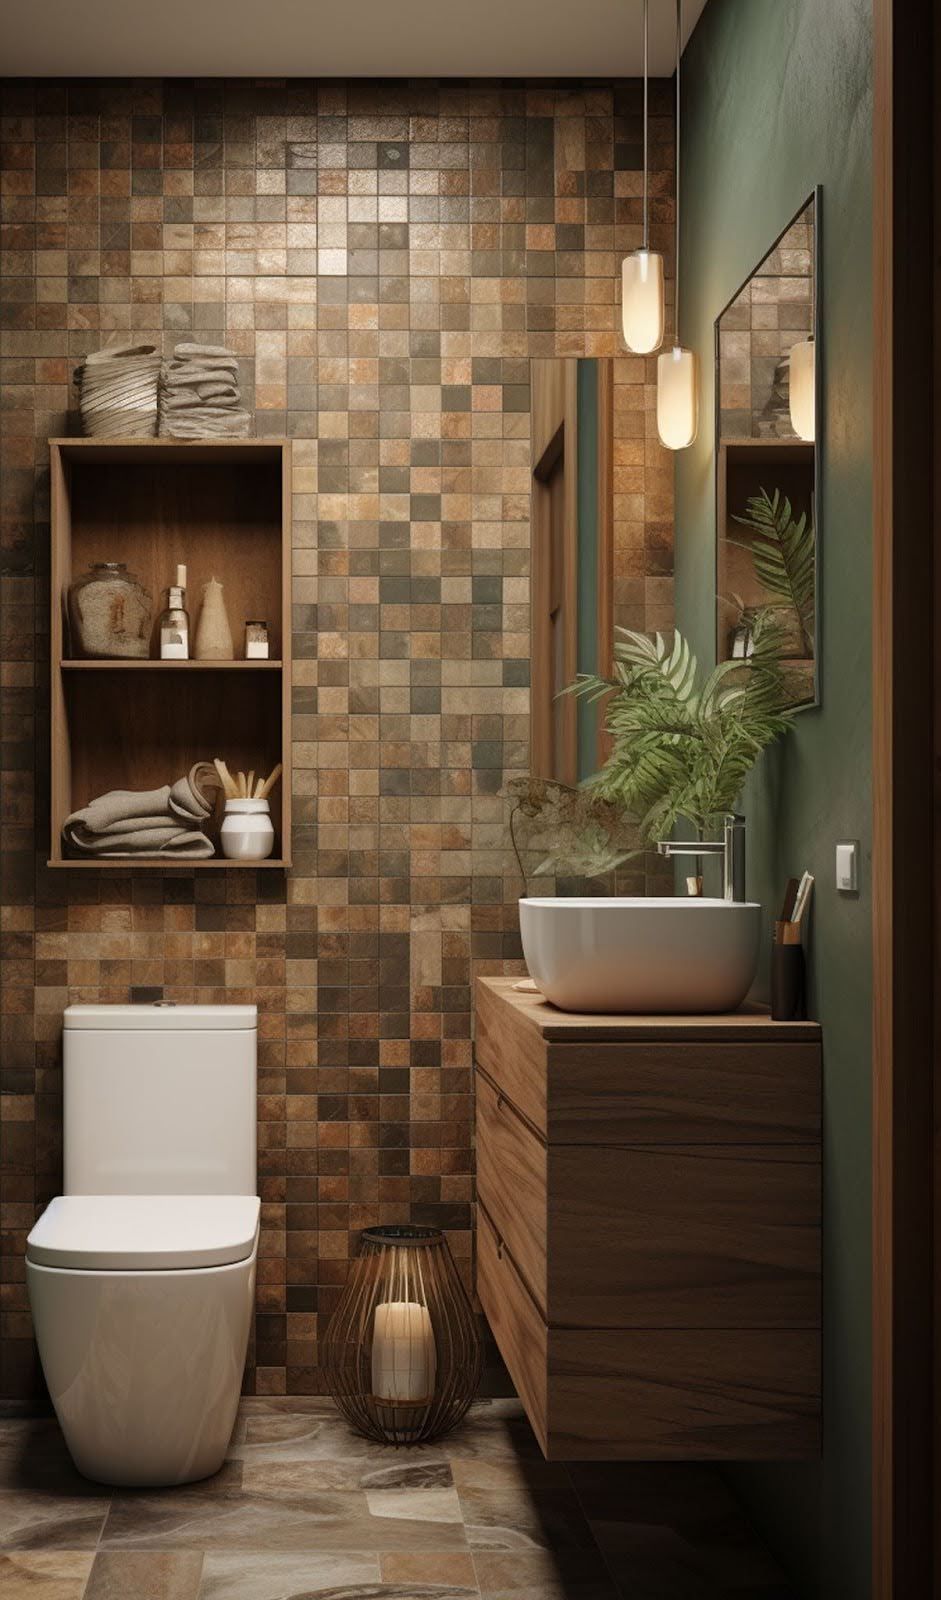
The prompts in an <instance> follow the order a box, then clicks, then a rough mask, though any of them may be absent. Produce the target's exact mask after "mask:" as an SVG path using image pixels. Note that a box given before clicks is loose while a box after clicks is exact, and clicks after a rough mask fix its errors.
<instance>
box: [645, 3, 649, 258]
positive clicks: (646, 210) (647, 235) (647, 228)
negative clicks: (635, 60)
mask: <svg viewBox="0 0 941 1600" xmlns="http://www.w3.org/2000/svg"><path fill="white" fill-rule="evenodd" d="M648 7H649V0H644V249H645V250H646V249H647V247H648V242H649V238H650V229H649V226H648V222H647V212H648V207H647V12H648Z"/></svg>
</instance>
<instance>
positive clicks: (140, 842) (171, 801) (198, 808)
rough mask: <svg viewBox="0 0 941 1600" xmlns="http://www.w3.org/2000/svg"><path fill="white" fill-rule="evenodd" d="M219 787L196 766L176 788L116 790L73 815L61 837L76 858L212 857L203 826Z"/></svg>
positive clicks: (204, 765)
mask: <svg viewBox="0 0 941 1600" xmlns="http://www.w3.org/2000/svg"><path fill="white" fill-rule="evenodd" d="M216 787H218V780H217V778H216V775H215V773H214V771H213V769H212V768H211V767H210V766H209V765H208V764H207V763H206V762H197V764H196V766H194V767H193V768H191V770H190V772H189V773H188V774H187V775H186V777H183V778H177V780H176V782H175V783H174V784H173V785H172V787H171V785H170V784H163V785H162V786H161V787H160V788H159V789H112V790H111V791H110V793H108V794H103V795H99V796H98V797H97V798H96V799H94V800H91V801H89V803H88V805H87V806H83V807H82V808H81V809H80V810H79V811H73V813H72V815H71V816H70V817H67V818H66V820H65V823H64V824H63V828H62V836H63V838H64V840H65V842H66V844H67V845H68V846H69V847H70V849H71V850H72V851H73V852H74V853H75V854H78V855H102V856H105V855H107V856H111V855H120V856H124V855H127V856H132V855H174V856H186V857H191V858H201V857H204V856H211V855H214V854H215V848H214V846H213V844H212V841H211V840H210V839H209V838H207V836H206V834H204V833H202V832H201V831H200V826H199V825H200V824H201V823H204V822H205V821H206V820H207V818H208V817H209V816H210V814H211V812H212V807H213V796H212V790H213V789H214V788H216ZM207 789H208V790H209V791H210V793H209V794H207V792H206V790H207Z"/></svg>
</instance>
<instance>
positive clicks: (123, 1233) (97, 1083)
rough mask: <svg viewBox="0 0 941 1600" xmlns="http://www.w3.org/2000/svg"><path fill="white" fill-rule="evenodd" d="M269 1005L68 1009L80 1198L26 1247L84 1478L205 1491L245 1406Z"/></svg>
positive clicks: (67, 1121)
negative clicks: (259, 1085) (263, 1033)
mask: <svg viewBox="0 0 941 1600" xmlns="http://www.w3.org/2000/svg"><path fill="white" fill-rule="evenodd" d="M257 1038H258V1034H257V1013H256V1008H255V1007H254V1006H184V1005H180V1006H173V1005H160V1004H158V1005H128V1006H69V1008H68V1010H67V1011H66V1013H65V1032H64V1040H63V1046H64V1060H63V1072H64V1089H65V1104H64V1152H65V1176H64V1191H65V1192H64V1194H62V1195H61V1196H59V1198H57V1199H55V1200H53V1201H52V1203H51V1204H50V1205H49V1206H47V1208H46V1210H45V1211H44V1212H43V1214H42V1216H41V1217H40V1218H39V1221H38V1222H37V1223H36V1226H35V1227H34V1228H33V1230H32V1232H31V1234H30V1235H29V1239H28V1241H27V1247H26V1274H27V1281H28V1284H29V1298H30V1305H31V1307H32V1312H33V1322H34V1324H35V1329H36V1340H37V1343H38V1345H39V1354H40V1358H41V1360H42V1366H43V1372H44V1373H45V1377H46V1383H47V1384H48V1387H49V1393H50V1395H51V1396H52V1401H53V1404H54V1406H55V1408H56V1414H57V1415H58V1418H59V1422H60V1423H61V1425H62V1431H63V1433H64V1434H65V1438H66V1443H67V1444H68V1447H69V1450H70V1451H71V1453H72V1457H73V1459H74V1461H75V1464H76V1466H77V1467H78V1469H79V1471H80V1472H83V1473H84V1474H85V1476H86V1477H88V1478H94V1479H96V1480H97V1481H99V1482H101V1483H113V1484H122V1485H139V1486H140V1485H151V1486H157V1485H168V1484H176V1483H189V1482H192V1481H193V1480H194V1479H196V1478H206V1477H208V1476H209V1475H210V1474H211V1473H213V1472H216V1471H218V1469H219V1467H220V1466H221V1465H222V1462H223V1459H224V1457H225V1452H226V1447H227V1445H228V1442H229V1438H230V1436H231V1433H232V1427H233V1424H234V1421H235V1414H236V1410H237V1407H238V1401H239V1391H240V1387H241V1382H242V1374H243V1371H244V1367H245V1353H246V1349H247V1346H248V1336H249V1329H250V1326H251V1319H252V1307H253V1303H254V1295H255V1264H256V1258H257V1253H258V1219H259V1212H260V1204H259V1201H258V1199H257V1197H256V1194H255V1189H256V1186H257V1183H256V1176H257V1175H256V1164H255V1163H256V1153H255V1118H256V1109H255V1081H256V1054H257Z"/></svg>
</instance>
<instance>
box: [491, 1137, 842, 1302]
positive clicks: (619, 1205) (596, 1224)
mask: <svg viewBox="0 0 941 1600" xmlns="http://www.w3.org/2000/svg"><path fill="white" fill-rule="evenodd" d="M491 1215H493V1213H492V1211H491ZM504 1237H505V1238H506V1239H507V1242H508V1243H510V1234H509V1232H505V1233H504ZM510 1249H511V1252H512V1253H513V1255H514V1256H515V1257H516V1259H517V1260H520V1258H519V1257H518V1256H516V1251H515V1249H514V1248H513V1245H512V1243H510ZM547 1260H548V1267H547V1292H546V1294H545V1296H544V1297H542V1298H541V1299H540V1304H541V1306H542V1307H543V1308H544V1310H545V1315H546V1319H547V1321H548V1322H549V1323H550V1324H552V1325H553V1326H554V1325H556V1324H563V1325H565V1326H567V1327H575V1328H654V1327H660V1328H670V1327H672V1328H815V1327H817V1326H818V1325H819V1322H820V1161H819V1151H818V1150H817V1148H816V1147H815V1146H811V1147H809V1148H807V1147H804V1146H801V1145H790V1144H785V1145H759V1146H751V1145H740V1144H728V1145H705V1144H702V1145H682V1146H670V1145H616V1146H604V1147H598V1146H596V1147H592V1146H588V1145H561V1146H559V1147H558V1148H556V1147H552V1146H550V1148H549V1151H548V1211H547ZM524 1276H525V1272H524Z"/></svg>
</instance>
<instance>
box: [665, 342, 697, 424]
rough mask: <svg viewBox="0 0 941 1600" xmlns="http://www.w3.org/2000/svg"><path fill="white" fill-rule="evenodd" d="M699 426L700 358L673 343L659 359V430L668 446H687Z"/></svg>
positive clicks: (691, 351) (693, 352)
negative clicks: (671, 347)
mask: <svg viewBox="0 0 941 1600" xmlns="http://www.w3.org/2000/svg"><path fill="white" fill-rule="evenodd" d="M698 426H699V360H698V357H697V356H696V353H695V351H693V350H684V349H682V348H681V347H680V346H679V345H674V346H673V349H672V350H665V351H664V352H663V355H662V356H659V357H658V359H657V432H658V433H659V435H660V442H661V444H665V445H666V447H667V449H668V450H685V449H686V447H687V445H691V444H692V442H693V440H694V439H695V437H696V429H697V427H698Z"/></svg>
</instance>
